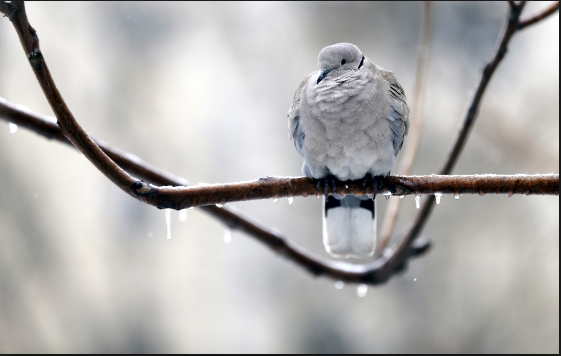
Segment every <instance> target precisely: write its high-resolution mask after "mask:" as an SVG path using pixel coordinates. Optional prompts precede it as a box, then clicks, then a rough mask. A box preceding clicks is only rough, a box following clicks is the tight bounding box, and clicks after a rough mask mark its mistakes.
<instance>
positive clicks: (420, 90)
mask: <svg viewBox="0 0 561 356" xmlns="http://www.w3.org/2000/svg"><path fill="white" fill-rule="evenodd" d="M433 15H434V4H433V2H432V1H424V2H423V23H422V31H421V38H420V41H419V50H418V51H419V52H418V55H417V71H416V76H415V85H414V86H413V88H414V89H413V104H412V105H411V127H410V128H409V132H410V134H409V138H408V139H407V144H406V145H405V149H404V151H405V152H404V156H403V160H402V161H401V165H400V167H399V170H397V173H398V174H400V175H404V176H406V175H409V174H411V170H412V169H413V165H414V163H415V159H416V158H417V153H418V152H419V146H420V144H421V133H422V131H423V103H424V98H425V89H426V82H427V72H428V68H429V58H430V50H431V42H432V27H433ZM401 202H402V200H401V199H393V200H391V201H390V203H389V204H388V207H387V209H386V215H385V216H384V223H383V224H382V232H381V233H380V243H379V245H378V247H377V249H376V250H377V251H379V252H378V253H380V252H381V251H383V250H384V249H385V248H386V246H387V244H388V242H389V241H390V239H391V237H392V235H393V232H394V229H395V224H396V222H397V217H398V215H399V208H400V207H401Z"/></svg>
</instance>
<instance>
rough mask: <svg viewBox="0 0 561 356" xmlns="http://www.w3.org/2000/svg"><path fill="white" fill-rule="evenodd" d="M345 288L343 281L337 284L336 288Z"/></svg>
mask: <svg viewBox="0 0 561 356" xmlns="http://www.w3.org/2000/svg"><path fill="white" fill-rule="evenodd" d="M344 286H345V283H344V282H342V281H337V282H335V288H337V289H343V287H344Z"/></svg>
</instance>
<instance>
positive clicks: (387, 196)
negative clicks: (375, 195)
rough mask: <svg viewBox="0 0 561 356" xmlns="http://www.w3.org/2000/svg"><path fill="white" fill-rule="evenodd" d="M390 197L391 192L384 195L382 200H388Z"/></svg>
mask: <svg viewBox="0 0 561 356" xmlns="http://www.w3.org/2000/svg"><path fill="white" fill-rule="evenodd" d="M391 196H392V193H391V192H387V193H384V198H386V200H390V197H391Z"/></svg>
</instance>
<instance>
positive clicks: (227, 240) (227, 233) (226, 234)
mask: <svg viewBox="0 0 561 356" xmlns="http://www.w3.org/2000/svg"><path fill="white" fill-rule="evenodd" d="M224 242H225V243H227V244H229V243H230V242H232V230H231V229H230V228H229V227H226V228H225V229H224Z"/></svg>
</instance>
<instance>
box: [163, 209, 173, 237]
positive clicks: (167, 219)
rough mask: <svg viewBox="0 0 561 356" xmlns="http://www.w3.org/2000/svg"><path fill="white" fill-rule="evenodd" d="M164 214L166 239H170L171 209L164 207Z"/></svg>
mask: <svg viewBox="0 0 561 356" xmlns="http://www.w3.org/2000/svg"><path fill="white" fill-rule="evenodd" d="M164 212H165V214H166V226H167V230H168V234H167V236H168V240H169V239H171V209H164Z"/></svg>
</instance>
